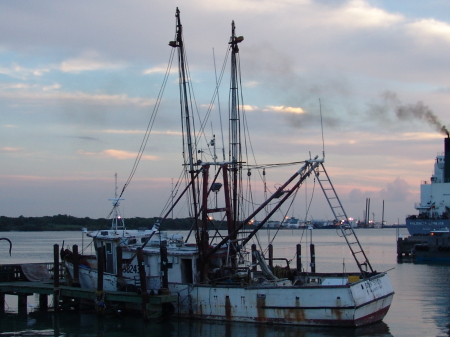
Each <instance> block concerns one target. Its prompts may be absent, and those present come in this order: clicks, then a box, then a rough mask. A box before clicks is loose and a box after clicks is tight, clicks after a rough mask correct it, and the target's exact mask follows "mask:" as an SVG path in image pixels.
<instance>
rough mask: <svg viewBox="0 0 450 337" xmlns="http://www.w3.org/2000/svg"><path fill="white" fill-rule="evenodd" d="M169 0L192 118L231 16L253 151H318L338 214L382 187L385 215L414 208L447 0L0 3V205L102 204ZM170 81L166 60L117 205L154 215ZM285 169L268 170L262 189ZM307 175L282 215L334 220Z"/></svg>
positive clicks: (162, 52) (160, 200) (390, 217)
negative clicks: (180, 38)
mask: <svg viewBox="0 0 450 337" xmlns="http://www.w3.org/2000/svg"><path fill="white" fill-rule="evenodd" d="M177 6H178V7H179V9H180V12H181V22H182V24H183V32H184V41H185V46H186V53H187V58H188V62H189V69H190V78H191V81H192V85H193V88H194V93H195V102H196V105H197V107H198V114H199V115H200V116H203V115H205V114H206V112H207V110H208V106H209V104H210V102H211V100H212V97H213V93H214V89H215V83H216V82H215V72H216V71H217V72H219V71H220V69H221V67H222V64H223V62H224V59H225V55H226V51H227V48H228V41H229V38H230V35H231V21H232V20H234V21H235V24H236V34H237V35H242V36H244V41H243V42H242V43H241V44H240V69H241V75H242V92H243V96H242V97H243V103H244V104H245V111H246V120H247V122H248V125H249V126H248V129H249V132H250V137H251V141H252V146H253V150H254V152H255V156H256V157H258V158H260V159H258V161H259V163H276V162H284V163H286V162H294V161H302V160H305V159H308V158H310V156H315V155H319V156H321V155H322V151H323V149H325V159H326V164H325V167H326V169H327V171H328V173H329V175H330V177H331V179H332V182H333V184H334V186H335V188H336V190H337V193H338V195H339V197H340V199H341V201H342V203H343V205H344V207H345V209H346V212H347V214H348V215H349V216H352V217H354V218H362V217H363V213H364V209H365V205H366V199H367V198H370V200H371V210H370V213H371V219H374V220H375V221H380V220H381V217H382V203H383V201H384V203H385V212H384V217H385V220H386V221H387V223H388V224H392V223H397V222H400V223H404V219H405V216H406V215H408V214H415V213H416V211H415V209H414V203H417V202H419V201H420V193H419V192H420V184H421V182H422V181H425V180H429V178H430V176H431V174H432V170H433V164H434V159H435V156H436V155H437V154H438V153H441V152H443V150H444V146H443V143H444V135H443V134H442V133H441V132H440V129H441V127H442V126H445V125H447V124H448V123H449V117H448V111H447V109H448V107H449V106H450V104H449V103H450V84H449V81H450V64H449V63H450V58H449V57H448V55H450V19H449V16H448V13H449V12H450V3H449V2H448V1H444V0H430V1H426V2H425V1H416V0H409V1H405V0H399V1H388V0H366V1H365V0H351V1H346V0H343V1H339V0H333V1H331V0H284V1H280V0H271V1H255V0H239V1H235V0H227V1H210V0H208V1H206V0H192V1H189V2H187V1H184V2H183V1H181V2H174V1H171V0H168V1H154V0H148V1H142V0H140V1H134V0H127V1H121V0H116V1H95V2H92V1H84V0H79V1H76V2H61V1H45V0H42V1H38V2H37V1H31V0H28V1H27V0H24V1H2V2H0V31H1V32H2V33H1V34H0V158H1V160H0V162H1V164H0V215H4V216H11V217H18V216H20V215H23V216H45V215H56V214H67V215H73V216H77V217H91V218H99V217H106V216H107V215H108V214H109V212H110V210H111V206H110V202H109V201H108V200H107V199H108V198H111V197H113V196H114V192H115V187H114V186H115V185H114V184H115V183H114V175H115V173H117V175H118V186H119V191H120V190H121V189H122V187H123V184H124V183H125V181H126V180H127V178H128V177H129V175H130V173H131V170H132V168H133V163H134V161H135V158H136V155H137V153H138V150H139V147H140V145H141V142H142V139H143V137H144V132H145V130H146V128H147V125H148V123H149V120H150V117H151V115H152V111H153V109H154V105H155V102H156V98H157V97H158V93H159V92H160V88H161V85H162V83H163V79H164V73H165V70H166V68H167V64H168V60H169V56H170V53H171V47H169V46H168V42H169V41H171V40H173V39H174V36H175V9H176V7H177ZM216 69H217V70H216ZM227 69H228V65H227ZM227 76H228V75H227V74H226V75H224V79H223V81H222V83H221V86H220V91H219V100H218V102H217V101H215V103H216V104H215V106H214V109H213V110H212V114H213V115H214V116H215V117H214V119H215V121H216V122H217V120H218V117H217V116H219V115H218V110H219V103H220V107H221V110H223V111H222V116H223V117H222V118H223V120H224V124H225V125H226V124H227V122H226V118H227V115H226V114H227V109H228V108H227V107H228V103H227V100H228V88H229V78H228V77H227ZM177 83H178V79H177V71H176V64H175V63H174V64H173V66H172V71H171V74H170V77H169V79H168V82H167V85H166V88H165V91H164V95H163V99H162V101H161V105H160V108H159V110H158V114H157V116H156V119H155V123H154V126H153V129H152V133H151V134H150V137H149V140H148V143H147V147H146V150H145V153H144V154H143V157H142V160H141V162H140V165H139V167H138V169H137V171H136V173H135V175H134V177H133V180H132V181H131V183H130V184H129V185H128V187H127V189H126V191H125V192H124V194H123V198H124V199H125V200H124V201H123V202H122V204H121V209H122V214H123V216H125V217H135V216H139V217H153V216H159V215H161V210H162V208H163V206H164V204H165V203H166V200H168V198H170V195H171V191H172V182H173V181H174V180H176V179H177V178H178V176H179V174H180V171H181V168H182V166H181V163H182V156H181V136H180V131H181V127H180V117H179V116H180V112H179V98H178V85H177ZM195 113H196V114H197V112H195ZM321 120H322V122H323V123H322V124H323V139H322V128H321ZM212 134H216V137H217V140H218V141H219V140H220V136H219V135H220V127H219V126H218V125H213V124H212V123H211V125H208V126H207V128H206V136H207V137H211V136H212ZM322 140H323V141H322ZM220 142H221V140H220ZM295 170H296V168H295V167H287V168H283V169H280V170H278V171H273V172H272V171H269V170H268V171H267V178H266V179H267V184H268V186H269V190H274V188H275V187H276V186H278V185H279V184H281V183H283V181H284V179H286V178H287V177H288V176H289V175H290V174H292V173H293V172H295ZM316 187H317V186H315V184H314V182H313V181H311V182H308V183H306V184H305V186H303V187H302V190H301V192H299V194H298V200H296V201H295V204H294V205H293V207H292V209H290V210H289V213H290V215H293V216H296V217H299V218H304V217H308V218H314V219H331V218H332V215H331V212H330V210H329V209H328V206H327V205H326V202H325V200H324V198H323V196H320V193H319V192H320V191H319V192H318V190H316ZM311 199H313V202H311V207H310V208H308V205H309V204H310V200H311ZM307 209H308V211H307ZM177 216H183V213H182V211H180V213H177Z"/></svg>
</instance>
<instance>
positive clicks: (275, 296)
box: [169, 273, 394, 327]
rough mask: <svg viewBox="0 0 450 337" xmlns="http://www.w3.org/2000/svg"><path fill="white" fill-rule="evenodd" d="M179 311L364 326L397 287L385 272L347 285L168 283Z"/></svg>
mask: <svg viewBox="0 0 450 337" xmlns="http://www.w3.org/2000/svg"><path fill="white" fill-rule="evenodd" d="M169 288H170V290H171V291H172V292H173V293H178V294H179V296H180V305H179V308H178V309H177V311H178V312H179V314H180V316H183V317H190V318H198V319H211V320H226V321H242V322H260V323H277V324H288V325H290V324H292V325H315V326H353V327H357V326H362V325H367V324H371V323H374V322H378V321H381V320H382V319H383V318H384V316H385V315H386V313H387V312H388V310H389V307H390V305H391V302H392V298H393V295H394V292H393V290H392V287H391V285H390V282H389V280H388V277H387V275H386V274H384V273H381V274H379V275H377V276H375V277H373V278H371V279H369V280H362V281H360V282H356V283H352V284H349V285H343V286H300V287H296V286H288V287H263V286H259V287H256V286H255V287H229V286H228V287H227V286H220V287H210V286H200V285H180V284H172V285H170V286H169Z"/></svg>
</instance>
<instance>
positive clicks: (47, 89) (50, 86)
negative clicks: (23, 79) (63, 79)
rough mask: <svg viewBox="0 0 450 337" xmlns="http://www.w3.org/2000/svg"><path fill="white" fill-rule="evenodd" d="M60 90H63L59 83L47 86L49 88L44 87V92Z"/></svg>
mask: <svg viewBox="0 0 450 337" xmlns="http://www.w3.org/2000/svg"><path fill="white" fill-rule="evenodd" d="M60 88H61V85H60V84H58V83H55V84H53V85H47V86H44V87H42V90H44V91H49V90H57V89H60Z"/></svg>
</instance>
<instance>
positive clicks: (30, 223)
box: [0, 214, 406, 232]
mask: <svg viewBox="0 0 450 337" xmlns="http://www.w3.org/2000/svg"><path fill="white" fill-rule="evenodd" d="M124 221H125V225H126V228H128V229H139V228H146V229H150V228H152V226H153V224H154V223H155V222H160V221H161V218H159V217H154V218H139V217H136V218H128V219H124ZM215 226H216V229H218V230H226V229H227V225H226V223H225V222H224V221H222V222H220V221H219V222H217V221H216V222H215ZM110 227H111V219H105V218H99V219H91V218H88V217H85V218H77V217H74V216H71V215H65V214H58V215H53V216H42V217H24V216H19V217H16V218H14V217H6V216H0V232H10V231H17V232H34V231H81V230H82V229H83V228H87V229H88V230H100V229H105V228H110ZM252 227H253V226H248V227H247V228H252ZM191 228H192V219H191V218H181V219H166V220H165V221H164V223H163V225H162V227H161V230H190V229H191ZM356 228H358V229H360V228H361V229H373V228H364V227H356ZM384 228H406V225H395V226H386V227H383V229H384ZM263 229H271V230H275V229H280V230H286V229H291V230H293V229H295V230H297V229H304V228H290V227H281V228H267V227H264V228H263ZM314 229H335V228H334V227H326V228H319V227H318V228H314Z"/></svg>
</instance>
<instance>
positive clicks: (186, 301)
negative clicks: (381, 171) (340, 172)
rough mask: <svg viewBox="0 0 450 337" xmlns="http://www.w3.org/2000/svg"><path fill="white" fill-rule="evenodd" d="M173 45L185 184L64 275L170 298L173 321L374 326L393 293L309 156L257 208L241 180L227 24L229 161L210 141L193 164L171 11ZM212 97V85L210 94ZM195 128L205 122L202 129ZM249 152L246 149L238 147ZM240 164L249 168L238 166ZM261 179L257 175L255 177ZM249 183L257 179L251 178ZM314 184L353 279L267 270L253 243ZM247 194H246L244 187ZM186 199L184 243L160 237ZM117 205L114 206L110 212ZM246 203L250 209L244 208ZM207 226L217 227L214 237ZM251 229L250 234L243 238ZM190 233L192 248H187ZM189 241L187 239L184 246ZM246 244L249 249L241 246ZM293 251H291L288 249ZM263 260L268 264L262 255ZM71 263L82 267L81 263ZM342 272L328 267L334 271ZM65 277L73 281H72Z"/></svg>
mask: <svg viewBox="0 0 450 337" xmlns="http://www.w3.org/2000/svg"><path fill="white" fill-rule="evenodd" d="M175 17H176V37H175V40H174V41H171V42H170V43H169V46H171V47H172V48H173V49H172V51H177V54H178V66H179V86H180V95H181V97H180V105H181V117H182V118H181V119H182V130H183V146H184V148H183V155H184V165H183V170H184V173H185V175H184V185H183V188H180V189H179V191H180V192H179V193H178V194H177V195H176V196H172V202H171V203H170V202H169V204H171V205H170V206H169V207H168V208H167V209H166V212H165V213H164V214H165V216H162V217H161V220H160V221H159V222H158V223H156V224H155V225H154V226H153V228H152V229H145V230H128V229H126V227H125V224H124V223H123V222H121V221H117V219H120V215H118V213H117V212H115V216H114V219H113V225H112V227H111V228H110V229H107V230H98V231H93V232H89V233H88V236H90V237H91V238H92V239H93V243H94V245H95V250H96V252H97V256H96V257H94V258H92V259H91V261H89V260H88V259H85V260H82V258H78V259H73V258H72V259H67V258H66V259H65V261H66V265H67V266H68V270H69V273H70V274H71V275H72V274H73V269H74V265H75V264H77V263H78V264H80V265H79V282H80V284H81V286H82V287H84V288H95V287H96V285H97V282H98V274H99V273H98V267H96V266H97V265H101V266H102V270H104V273H103V277H104V279H105V280H108V281H107V283H105V285H104V289H105V291H141V292H148V293H161V292H168V293H170V294H176V295H177V296H178V301H177V302H175V303H172V306H173V307H172V308H171V310H172V312H174V313H176V314H177V315H178V316H180V317H188V318H194V319H210V320H227V321H240V322H258V323H277V324H287V325H316V326H351V327H358V326H362V325H366V324H371V323H374V322H378V321H381V320H382V319H383V318H384V316H385V315H386V313H387V312H388V310H389V307H390V305H391V302H392V299H393V296H394V291H393V289H392V286H391V284H390V281H389V278H388V275H387V273H386V272H377V271H375V270H374V269H373V268H372V266H371V264H370V262H369V260H368V258H367V256H366V254H365V252H364V250H363V248H362V246H361V244H360V242H359V240H358V238H357V236H356V233H355V232H354V230H353V227H352V226H349V225H348V223H349V221H348V217H347V215H346V213H345V211H344V208H343V206H342V204H341V202H340V199H339V198H338V196H337V194H336V191H335V189H334V187H333V185H332V183H331V180H330V178H329V176H328V173H327V171H326V170H325V166H324V159H323V158H319V157H318V156H316V157H315V158H310V159H307V160H305V161H302V162H298V163H296V164H297V165H298V166H299V168H298V169H296V170H295V172H294V173H293V174H292V175H291V176H290V177H289V178H288V179H286V181H285V183H283V184H281V185H280V186H279V187H278V188H277V189H276V190H275V191H274V192H273V193H272V194H271V195H270V196H266V198H265V199H264V201H262V202H260V203H258V204H256V201H254V200H256V199H253V197H252V196H250V193H251V192H252V190H251V189H250V188H248V187H247V186H248V184H243V183H242V178H243V175H245V174H243V171H244V170H246V171H247V172H246V173H247V174H246V178H247V180H248V181H250V180H251V178H252V174H251V173H252V172H255V171H258V170H261V166H257V165H254V166H252V165H249V164H247V162H248V161H250V160H249V158H245V156H244V154H245V151H242V147H243V145H242V144H243V143H241V132H243V131H244V130H246V129H247V128H246V127H245V126H243V125H242V122H243V121H245V120H246V119H245V118H244V117H243V113H244V111H243V107H242V106H240V104H239V101H240V97H241V96H240V95H239V89H240V88H239V86H240V83H241V82H240V70H239V61H238V57H239V47H238V45H239V43H241V42H242V41H243V40H244V38H243V37H242V36H236V34H235V25H234V21H233V22H232V33H231V38H230V40H229V42H228V45H229V48H228V53H229V54H230V59H231V77H230V82H231V85H230V87H231V89H230V90H231V93H230V101H231V103H230V110H229V126H230V131H229V143H230V144H229V156H228V157H229V158H228V159H227V160H225V155H224V159H223V160H222V161H219V160H218V159H217V155H216V148H215V139H213V141H211V142H210V144H208V145H210V149H211V148H213V149H214V151H213V154H212V155H211V158H212V160H211V161H205V160H201V159H199V158H198V157H197V156H199V153H201V152H202V151H199V139H200V137H199V136H198V135H196V134H195V133H194V130H195V127H194V121H193V114H192V113H191V111H190V108H191V106H192V105H191V103H190V101H189V99H190V97H191V96H192V95H191V93H190V90H191V89H190V87H189V77H188V70H187V63H186V54H185V49H184V48H185V47H184V39H183V36H182V25H181V20H180V12H179V10H178V8H177V10H176V15H175ZM216 90H217V86H216ZM203 125H204V124H203ZM244 143H245V144H248V142H244ZM247 160H248V161H247ZM264 175H265V172H262V174H261V177H264ZM254 176H257V174H255V175H254ZM310 176H313V177H316V179H317V180H318V182H319V183H320V186H321V187H322V190H323V192H324V193H325V197H326V199H327V201H328V204H329V206H330V207H331V210H332V212H333V214H334V217H335V223H336V224H337V225H336V228H337V230H338V232H339V237H340V238H341V239H342V238H343V240H345V243H346V244H347V245H348V247H349V250H350V254H351V255H352V256H353V258H354V260H355V262H356V264H355V265H356V268H355V271H354V272H335V273H333V272H330V273H316V272H315V270H314V269H313V268H312V269H313V270H311V271H309V272H308V271H305V270H303V268H302V265H301V260H300V255H301V252H299V251H298V250H297V257H298V259H297V269H291V268H290V267H289V263H287V265H286V266H274V265H273V264H274V261H276V262H278V261H281V260H283V261H287V260H286V259H277V258H274V257H273V246H272V245H270V246H269V248H268V253H267V252H266V251H264V250H263V249H262V247H261V246H260V245H259V244H258V245H257V243H259V241H258V240H256V239H257V236H258V233H259V231H260V230H262V228H263V226H264V225H265V224H267V222H268V221H271V219H272V217H274V214H275V213H276V212H279V211H280V210H281V207H282V205H283V204H288V203H287V201H288V200H289V201H292V198H294V197H295V195H296V191H297V190H298V189H299V188H300V187H301V186H302V184H303V183H304V181H305V180H306V179H307V178H308V177H310ZM245 188H247V189H245ZM184 198H187V199H188V204H189V206H190V220H191V221H192V230H191V232H190V233H189V235H187V237H186V238H185V237H184V236H182V235H181V234H167V233H165V232H162V231H161V230H160V228H164V223H165V220H166V219H167V218H168V216H169V215H170V214H171V212H172V211H173V209H174V208H176V207H177V206H179V205H180V204H181V200H182V199H184ZM119 200H121V199H120V197H119V198H118V197H117V195H116V198H114V199H113V204H114V209H117V206H118V202H119ZM248 200H252V201H253V202H252V207H253V208H250V207H246V206H245V205H244V204H245V203H244V201H248ZM213 218H215V219H221V220H220V223H221V224H226V228H227V229H226V233H224V232H223V231H219V230H218V229H217V228H218V227H217V223H216V222H215V221H216V220H213ZM249 228H251V229H252V230H249ZM191 233H193V236H194V237H195V242H189V237H190V234H191ZM192 241H193V239H192ZM248 246H250V247H248ZM297 248H298V246H297ZM267 254H268V256H269V257H268V258H266V256H265V255H267ZM80 261H84V264H83V262H80ZM340 267H342V266H336V269H337V270H338V269H339V268H340ZM72 276H73V275H72Z"/></svg>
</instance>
